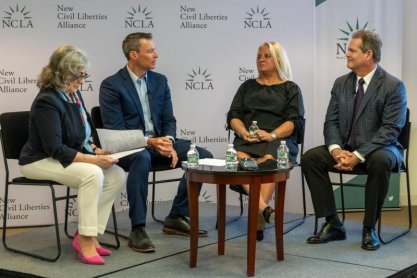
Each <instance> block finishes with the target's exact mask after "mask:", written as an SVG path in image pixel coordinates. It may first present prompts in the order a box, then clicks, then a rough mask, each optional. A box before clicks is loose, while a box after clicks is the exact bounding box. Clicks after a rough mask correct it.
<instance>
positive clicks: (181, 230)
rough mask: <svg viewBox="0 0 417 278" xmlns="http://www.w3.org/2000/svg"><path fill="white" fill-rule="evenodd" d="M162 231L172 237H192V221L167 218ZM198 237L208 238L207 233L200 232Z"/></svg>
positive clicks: (185, 218) (186, 218) (180, 218)
mask: <svg viewBox="0 0 417 278" xmlns="http://www.w3.org/2000/svg"><path fill="white" fill-rule="evenodd" d="M162 231H163V232H164V233H166V234H170V235H181V236H190V220H189V219H188V217H178V218H175V219H172V218H169V217H166V218H165V221H164V227H163V228H162ZM198 236H199V237H206V236H208V234H207V231H205V230H198Z"/></svg>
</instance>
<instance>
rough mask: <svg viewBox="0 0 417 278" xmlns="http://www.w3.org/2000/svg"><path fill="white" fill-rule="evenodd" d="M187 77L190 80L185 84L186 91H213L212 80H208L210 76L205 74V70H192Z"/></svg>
mask: <svg viewBox="0 0 417 278" xmlns="http://www.w3.org/2000/svg"><path fill="white" fill-rule="evenodd" d="M188 76H189V77H190V79H187V80H186V82H185V89H186V90H213V83H212V81H213V79H211V78H209V77H210V76H211V74H208V73H207V69H205V70H204V71H202V70H201V68H198V71H195V70H192V73H191V74H188Z"/></svg>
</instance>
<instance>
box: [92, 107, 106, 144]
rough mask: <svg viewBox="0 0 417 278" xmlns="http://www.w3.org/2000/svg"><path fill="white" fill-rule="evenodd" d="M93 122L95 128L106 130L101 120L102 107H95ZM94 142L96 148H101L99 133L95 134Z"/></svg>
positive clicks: (93, 109)
mask: <svg viewBox="0 0 417 278" xmlns="http://www.w3.org/2000/svg"><path fill="white" fill-rule="evenodd" d="M91 120H92V121H93V125H94V127H95V128H104V125H103V119H102V118H101V111H100V106H94V107H93V108H92V109H91ZM93 140H94V143H95V144H96V146H98V147H101V144H100V140H99V139H98V134H97V132H94V133H93Z"/></svg>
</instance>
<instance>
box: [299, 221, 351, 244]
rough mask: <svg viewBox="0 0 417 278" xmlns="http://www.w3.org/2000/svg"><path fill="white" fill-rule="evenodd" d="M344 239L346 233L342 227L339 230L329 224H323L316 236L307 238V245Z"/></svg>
mask: <svg viewBox="0 0 417 278" xmlns="http://www.w3.org/2000/svg"><path fill="white" fill-rule="evenodd" d="M344 239H346V231H345V228H343V226H342V227H340V228H339V227H336V226H335V225H334V224H332V223H331V222H326V223H324V224H323V226H322V227H321V230H320V232H318V234H315V235H313V236H311V237H309V238H307V243H312V244H315V243H326V242H329V241H334V240H344Z"/></svg>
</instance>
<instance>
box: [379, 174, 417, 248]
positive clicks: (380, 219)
mask: <svg viewBox="0 0 417 278" xmlns="http://www.w3.org/2000/svg"><path fill="white" fill-rule="evenodd" d="M406 180H407V202H408V203H407V205H408V207H407V211H408V227H407V228H406V229H404V230H402V231H401V232H400V233H398V234H396V235H395V236H392V237H391V238H389V239H383V238H382V235H381V225H382V223H381V222H382V217H381V216H380V217H379V220H378V238H379V241H380V242H381V243H382V244H388V243H390V242H392V241H393V240H395V239H397V238H399V237H402V236H403V235H405V234H407V233H408V232H409V231H410V230H411V227H412V225H413V222H412V215H411V195H410V180H409V177H408V172H406Z"/></svg>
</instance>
